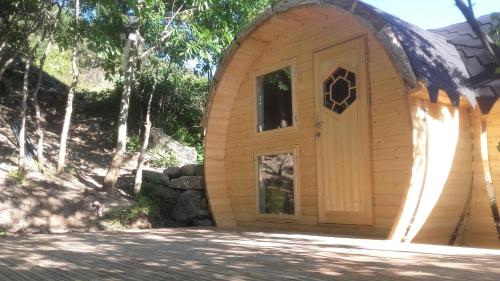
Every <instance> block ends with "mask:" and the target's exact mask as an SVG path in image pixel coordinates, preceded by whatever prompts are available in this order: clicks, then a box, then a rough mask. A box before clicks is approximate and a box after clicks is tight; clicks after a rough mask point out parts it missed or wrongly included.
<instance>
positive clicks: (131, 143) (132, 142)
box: [127, 135, 141, 152]
mask: <svg viewBox="0 0 500 281" xmlns="http://www.w3.org/2000/svg"><path fill="white" fill-rule="evenodd" d="M140 148H141V139H140V138H139V136H137V135H132V136H130V137H129V138H128V139H127V151H129V152H136V151H139V149H140Z"/></svg>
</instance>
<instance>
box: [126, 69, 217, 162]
mask: <svg viewBox="0 0 500 281" xmlns="http://www.w3.org/2000/svg"><path fill="white" fill-rule="evenodd" d="M154 75H157V77H158V78H157V79H158V84H157V86H156V92H155V95H154V97H153V103H152V108H151V122H152V126H153V127H155V128H161V129H163V131H164V132H165V133H166V134H167V135H169V136H172V137H173V138H174V139H175V140H177V141H179V142H181V143H182V144H184V145H187V146H191V147H195V148H196V150H197V152H198V155H200V159H201V160H202V159H203V128H201V127H200V126H199V124H200V121H201V118H202V116H203V112H204V109H205V102H206V97H207V93H208V87H209V81H207V80H206V79H204V78H202V77H199V76H197V75H195V74H194V73H192V72H190V71H187V70H185V69H183V68H182V67H180V66H178V65H175V64H170V65H169V64H167V63H165V62H160V63H159V67H157V68H156V67H155V68H153V67H148V66H145V67H143V69H142V71H141V72H140V73H138V77H137V81H138V82H137V85H136V86H135V87H134V89H133V91H132V99H131V105H130V109H129V129H130V130H131V132H132V133H134V134H135V135H137V134H138V132H139V131H140V130H141V126H142V124H143V122H144V118H145V117H144V116H145V112H146V106H147V101H148V97H149V95H150V94H151V93H150V92H149V90H150V89H151V86H152V83H153V80H154V79H155V78H154ZM144 88H145V89H146V91H143V89H144ZM116 91H117V92H120V91H121V86H120V85H119V86H118V87H117V89H116Z"/></svg>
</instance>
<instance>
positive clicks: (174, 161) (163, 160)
mask: <svg viewBox="0 0 500 281" xmlns="http://www.w3.org/2000/svg"><path fill="white" fill-rule="evenodd" d="M149 165H150V166H151V167H153V168H166V167H178V166H180V165H181V161H180V160H179V159H178V158H177V156H175V155H174V154H172V153H168V154H164V155H159V154H155V156H154V157H153V160H151V161H150V162H149Z"/></svg>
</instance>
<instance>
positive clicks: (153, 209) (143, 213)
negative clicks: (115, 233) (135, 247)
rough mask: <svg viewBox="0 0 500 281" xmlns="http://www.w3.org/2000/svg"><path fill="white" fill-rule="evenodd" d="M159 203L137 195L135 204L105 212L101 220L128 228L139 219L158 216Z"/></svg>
mask: <svg viewBox="0 0 500 281" xmlns="http://www.w3.org/2000/svg"><path fill="white" fill-rule="evenodd" d="M159 210H160V209H159V203H158V201H156V200H154V199H152V198H151V197H150V196H146V195H144V194H141V195H139V197H138V199H137V202H136V203H134V204H133V205H132V206H128V207H125V208H121V209H114V210H110V211H108V212H106V213H105V214H104V216H103V219H104V220H105V221H107V222H108V223H111V224H112V223H117V224H119V225H121V226H128V225H131V224H132V223H134V222H135V221H136V220H137V219H139V218H154V217H157V216H159Z"/></svg>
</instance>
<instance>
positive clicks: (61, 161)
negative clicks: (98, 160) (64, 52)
mask: <svg viewBox="0 0 500 281" xmlns="http://www.w3.org/2000/svg"><path fill="white" fill-rule="evenodd" d="M75 21H76V25H77V26H78V24H79V22H80V1H79V0H76V1H75ZM77 38H78V35H75V42H74V43H75V44H74V46H73V52H72V55H71V74H72V81H71V87H70V88H69V92H68V100H67V103H66V113H65V114H64V123H63V128H62V132H61V142H60V145H59V157H58V159H57V171H58V172H61V171H62V170H63V169H64V165H65V162H66V143H67V140H68V131H69V126H70V124H71V114H72V113H73V98H74V96H75V90H76V86H77V85H78V75H79V73H78V66H77V55H78V53H77V52H78V46H77V45H78V39H77Z"/></svg>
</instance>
